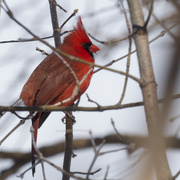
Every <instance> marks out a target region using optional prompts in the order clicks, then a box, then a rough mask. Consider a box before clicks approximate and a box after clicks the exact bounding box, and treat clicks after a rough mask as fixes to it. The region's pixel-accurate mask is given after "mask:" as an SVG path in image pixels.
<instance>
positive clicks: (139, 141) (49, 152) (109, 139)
mask: <svg viewBox="0 0 180 180" xmlns="http://www.w3.org/2000/svg"><path fill="white" fill-rule="evenodd" d="M121 136H123V137H124V138H123V140H122V141H121V140H120V139H119V138H118V137H117V134H110V135H107V136H105V137H104V138H95V139H94V142H95V144H96V145H100V144H101V143H102V141H103V139H104V140H105V141H106V143H105V144H106V145H108V144H123V145H129V144H131V143H134V144H135V150H136V149H138V148H141V147H143V148H149V143H148V141H149V137H144V136H143V137H142V136H137V135H131V136H129V135H125V134H121ZM124 139H125V140H126V141H124ZM165 142H166V146H167V147H168V148H174V149H180V139H179V138H176V137H169V138H165ZM91 147H92V143H91V140H90V139H89V138H87V139H75V140H74V145H73V149H74V150H80V149H85V148H91ZM64 148H65V143H64V142H60V143H56V144H53V145H50V146H43V147H41V148H39V151H40V152H41V153H42V154H43V156H45V157H50V156H54V155H57V154H60V153H63V152H64ZM128 152H129V151H128ZM133 152H134V151H133ZM131 153H132V152H131ZM0 156H1V159H11V160H12V161H13V162H14V165H12V166H11V167H8V168H7V169H5V170H2V171H1V172H0V174H1V175H0V179H6V178H7V177H8V176H10V175H12V174H13V173H16V172H17V171H18V170H19V169H20V168H22V166H24V165H25V164H27V163H30V161H31V152H28V153H22V152H7V151H0Z"/></svg>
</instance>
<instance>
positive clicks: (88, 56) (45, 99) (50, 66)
mask: <svg viewBox="0 0 180 180" xmlns="http://www.w3.org/2000/svg"><path fill="white" fill-rule="evenodd" d="M58 49H59V50H60V51H62V52H64V53H66V54H68V55H72V56H75V57H78V58H80V59H82V60H84V61H86V62H91V63H94V57H93V53H95V52H97V51H99V50H100V49H99V48H98V47H97V46H95V45H94V44H92V42H91V40H90V39H89V37H88V36H87V34H86V32H85V29H84V26H83V24H82V21H81V18H80V17H79V20H78V23H77V27H75V28H74V31H72V32H71V33H70V34H69V35H67V36H66V37H65V38H64V41H63V43H62V44H61V45H59V46H58ZM60 57H61V58H59V57H58V56H57V54H55V53H51V54H50V55H49V56H47V57H46V58H45V59H44V60H43V61H42V62H41V63H40V64H39V65H38V66H37V67H36V69H35V70H34V71H33V73H32V74H31V76H30V77H29V79H28V80H27V82H26V83H25V85H24V87H23V89H22V92H21V95H20V98H21V99H22V100H23V101H24V103H25V105H26V106H42V105H53V104H55V103H58V102H62V101H63V100H65V99H67V98H70V97H72V93H73V91H74V89H75V87H77V82H76V80H75V77H74V75H73V73H72V70H73V72H74V73H75V74H76V77H77V79H78V80H79V81H81V80H82V79H83V77H84V76H85V75H86V74H87V73H88V72H89V70H90V69H91V68H93V67H90V66H89V65H87V64H84V63H80V62H76V61H73V60H70V59H69V58H68V57H65V56H60ZM63 60H65V61H66V62H67V63H68V64H69V66H70V68H71V70H70V68H68V67H67V66H66V65H65V64H64V63H63ZM92 74H93V71H91V72H90V73H89V74H88V75H87V77H86V79H85V80H84V81H83V82H82V84H80V93H81V95H82V94H83V93H84V92H85V91H86V89H87V88H88V86H89V83H90V81H91V77H92ZM77 99H78V93H76V95H75V96H74V98H73V99H71V100H69V101H66V102H65V103H64V104H61V105H59V106H71V105H73V103H74V102H75V101H76V100H77ZM30 114H33V112H30ZM49 114H50V112H38V113H36V114H35V115H34V116H33V117H32V125H33V127H34V140H35V142H36V141H37V133H38V128H40V127H41V125H42V124H43V123H44V121H45V120H46V118H47V117H48V116H49ZM34 155H35V150H34V147H33V145H32V165H34V164H35V157H34ZM34 173H35V168H33V169H32V174H33V176H34Z"/></svg>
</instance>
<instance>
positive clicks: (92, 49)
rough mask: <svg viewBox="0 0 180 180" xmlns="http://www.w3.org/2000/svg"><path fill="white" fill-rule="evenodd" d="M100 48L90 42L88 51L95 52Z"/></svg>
mask: <svg viewBox="0 0 180 180" xmlns="http://www.w3.org/2000/svg"><path fill="white" fill-rule="evenodd" d="M99 50H100V49H99V48H98V47H97V46H95V45H94V44H92V45H91V46H90V47H89V51H90V52H91V53H94V52H97V51H99Z"/></svg>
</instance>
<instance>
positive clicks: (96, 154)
mask: <svg viewBox="0 0 180 180" xmlns="http://www.w3.org/2000/svg"><path fill="white" fill-rule="evenodd" d="M105 142H106V141H105V140H103V141H102V143H101V144H100V146H99V148H98V149H97V151H95V152H94V153H95V154H94V158H93V160H92V162H91V165H90V167H89V169H88V172H87V176H86V179H89V175H90V173H91V170H92V168H93V166H94V164H95V162H96V160H97V158H98V156H99V152H100V151H101V149H102V147H103V146H104V144H105Z"/></svg>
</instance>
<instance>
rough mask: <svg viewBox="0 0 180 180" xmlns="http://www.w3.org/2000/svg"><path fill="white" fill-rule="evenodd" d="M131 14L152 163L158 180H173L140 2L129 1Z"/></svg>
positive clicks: (137, 0) (138, 0)
mask: <svg viewBox="0 0 180 180" xmlns="http://www.w3.org/2000/svg"><path fill="white" fill-rule="evenodd" d="M128 5H129V9H130V14H131V22H132V26H133V32H134V40H135V44H136V49H137V56H138V62H139V67H140V75H141V80H142V81H143V84H141V89H142V94H143V100H144V108H145V114H146V122H147V126H148V130H149V137H150V151H151V153H152V161H153V165H154V168H155V171H156V176H157V179H158V180H164V179H169V180H171V179H172V175H171V171H170V168H169V164H168V160H167V156H166V148H165V145H164V142H163V141H162V139H161V136H162V134H161V128H163V127H161V125H162V124H161V123H160V114H159V107H158V99H157V92H156V82H155V78H154V72H153V67H152V61H151V55H150V51H149V44H148V34H147V29H146V27H145V26H144V25H145V22H144V17H143V11H142V7H141V4H140V0H128Z"/></svg>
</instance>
